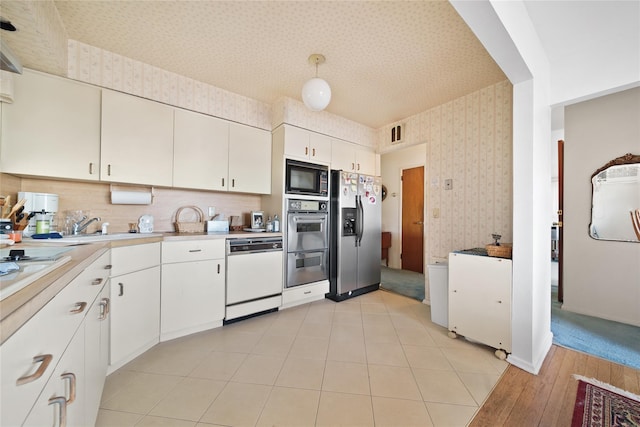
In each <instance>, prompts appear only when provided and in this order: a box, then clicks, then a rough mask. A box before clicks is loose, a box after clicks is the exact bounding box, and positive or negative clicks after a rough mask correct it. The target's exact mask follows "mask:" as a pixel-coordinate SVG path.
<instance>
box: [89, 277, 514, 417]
mask: <svg viewBox="0 0 640 427" xmlns="http://www.w3.org/2000/svg"><path fill="white" fill-rule="evenodd" d="M506 367H507V363H506V362H504V361H500V360H499V359H497V358H496V357H495V356H494V354H493V349H491V348H488V347H485V346H482V345H479V344H474V343H471V342H469V341H466V340H465V339H463V338H458V339H451V338H449V337H448V336H447V330H446V329H445V328H442V327H440V326H438V325H435V324H433V323H431V321H430V313H429V307H428V306H426V305H424V304H422V303H420V302H418V301H416V300H413V299H409V298H406V297H403V296H400V295H396V294H393V293H390V292H386V291H382V290H380V291H376V292H372V293H369V294H365V295H361V296H359V297H356V298H353V299H350V300H347V301H343V302H340V303H335V302H333V301H329V300H322V301H317V302H314V303H311V304H306V305H302V306H299V307H294V308H291V309H287V310H282V311H279V312H276V313H270V314H266V315H262V316H258V317H255V318H252V319H247V320H243V321H241V322H237V323H234V324H231V325H227V326H224V327H221V328H216V329H213V330H211V331H206V332H202V333H199V334H194V335H190V336H188V337H183V338H180V339H176V340H173V341H169V342H164V343H161V344H159V345H157V346H155V347H154V348H152V349H151V350H149V351H147V352H146V353H144V354H143V355H141V356H140V357H138V358H137V359H135V360H133V361H132V362H130V363H129V364H127V365H126V366H124V367H122V368H121V369H119V370H118V371H116V372H114V373H113V374H111V375H110V376H109V377H108V378H107V381H106V386H105V390H104V394H103V398H102V403H101V406H100V412H99V415H98V423H97V424H98V425H99V426H118V427H123V426H133V425H138V426H208V425H217V426H266V425H278V426H300V427H302V426H314V425H315V426H338V425H342V426H374V425H375V426H464V425H466V424H467V423H468V422H469V421H470V420H471V419H472V417H473V415H474V414H475V412H476V411H477V409H478V408H479V406H480V405H482V402H483V401H484V400H485V398H486V397H487V395H488V394H489V392H490V391H491V389H492V388H493V386H494V385H495V384H496V383H497V381H498V379H499V378H500V375H501V374H502V373H503V372H504V370H505V369H506Z"/></svg>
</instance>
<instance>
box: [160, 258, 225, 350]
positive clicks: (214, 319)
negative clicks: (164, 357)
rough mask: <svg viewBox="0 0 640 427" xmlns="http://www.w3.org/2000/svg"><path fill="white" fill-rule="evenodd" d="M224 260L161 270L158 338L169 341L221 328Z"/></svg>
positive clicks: (187, 263)
mask: <svg viewBox="0 0 640 427" xmlns="http://www.w3.org/2000/svg"><path fill="white" fill-rule="evenodd" d="M224 273H225V269H224V259H218V260H206V261H193V262H182V263H176V264H164V265H163V266H162V293H161V295H162V296H161V302H162V305H161V312H160V315H161V334H162V335H163V338H166V339H171V338H176V337H177V336H181V335H186V334H189V333H194V332H198V331H202V330H205V329H209V328H212V327H215V326H219V324H221V322H222V319H223V318H224V306H225V301H224V299H225V290H224V286H225V281H224V277H225V274H224Z"/></svg>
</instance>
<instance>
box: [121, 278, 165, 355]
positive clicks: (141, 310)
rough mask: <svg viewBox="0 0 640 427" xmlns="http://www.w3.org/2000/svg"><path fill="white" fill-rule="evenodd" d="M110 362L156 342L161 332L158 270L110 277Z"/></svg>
mask: <svg viewBox="0 0 640 427" xmlns="http://www.w3.org/2000/svg"><path fill="white" fill-rule="evenodd" d="M110 285H111V296H110V300H111V313H110V316H111V319H110V321H111V325H110V326H111V348H110V356H109V362H110V364H111V365H114V364H117V363H119V362H120V361H122V360H124V359H125V358H127V357H128V356H131V355H132V354H135V353H136V352H137V351H139V350H140V349H142V348H146V347H148V346H149V344H151V343H153V342H158V337H159V333H160V267H159V266H156V267H152V268H148V269H146V270H141V271H136V272H134V273H129V274H124V275H122V276H117V277H112V278H111V281H110Z"/></svg>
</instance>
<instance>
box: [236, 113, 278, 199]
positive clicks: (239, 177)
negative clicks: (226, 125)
mask: <svg viewBox="0 0 640 427" xmlns="http://www.w3.org/2000/svg"><path fill="white" fill-rule="evenodd" d="M230 126H231V128H230V132H229V180H230V181H231V182H230V186H229V191H235V192H240V193H258V194H270V193H271V133H270V132H267V131H264V130H262V129H256V128H252V127H249V126H243V125H239V124H236V123H231V125H230Z"/></svg>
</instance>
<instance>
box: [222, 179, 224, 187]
mask: <svg viewBox="0 0 640 427" xmlns="http://www.w3.org/2000/svg"><path fill="white" fill-rule="evenodd" d="M222 187H224V178H222Z"/></svg>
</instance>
